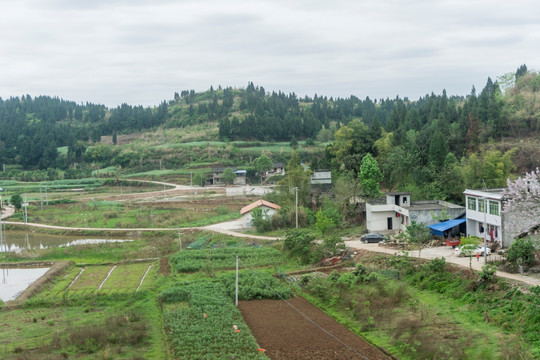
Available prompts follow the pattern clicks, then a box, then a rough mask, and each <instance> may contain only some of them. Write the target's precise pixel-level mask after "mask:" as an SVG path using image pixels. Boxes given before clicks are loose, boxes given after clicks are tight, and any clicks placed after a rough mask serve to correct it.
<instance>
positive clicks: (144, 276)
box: [135, 265, 152, 291]
mask: <svg viewBox="0 0 540 360" xmlns="http://www.w3.org/2000/svg"><path fill="white" fill-rule="evenodd" d="M151 267H152V265H148V269H146V272H145V273H144V275H143V277H142V279H141V282H140V283H139V286H137V289H135V291H139V288H140V287H141V285H142V283H143V281H144V279H145V278H146V275H148V272H149V271H150V268H151Z"/></svg>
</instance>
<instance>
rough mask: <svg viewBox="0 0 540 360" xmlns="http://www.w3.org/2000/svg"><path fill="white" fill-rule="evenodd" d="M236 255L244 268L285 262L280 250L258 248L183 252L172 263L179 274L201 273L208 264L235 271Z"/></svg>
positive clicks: (175, 255)
mask: <svg viewBox="0 0 540 360" xmlns="http://www.w3.org/2000/svg"><path fill="white" fill-rule="evenodd" d="M236 254H238V257H239V259H240V261H241V263H242V265H243V266H254V267H257V266H268V265H278V264H282V263H283V262H284V259H283V257H282V255H281V252H280V251H279V250H277V249H273V248H256V247H249V248H221V249H209V250H189V251H182V252H179V253H176V254H174V255H173V256H172V257H171V260H170V262H171V264H172V266H173V267H174V268H175V269H176V270H177V271H179V272H194V271H199V270H201V269H202V268H203V267H204V266H206V265H207V264H209V265H211V266H212V267H213V268H214V269H216V270H217V269H233V268H234V267H235V264H236Z"/></svg>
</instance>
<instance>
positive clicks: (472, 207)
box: [467, 196, 476, 211]
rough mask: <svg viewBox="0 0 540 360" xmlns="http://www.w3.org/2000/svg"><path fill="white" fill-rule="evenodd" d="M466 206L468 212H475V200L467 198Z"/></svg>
mask: <svg viewBox="0 0 540 360" xmlns="http://www.w3.org/2000/svg"><path fill="white" fill-rule="evenodd" d="M467 205H468V209H469V210H475V211H476V198H473V197H470V196H469V197H467Z"/></svg>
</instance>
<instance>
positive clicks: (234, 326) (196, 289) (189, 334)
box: [160, 281, 266, 360]
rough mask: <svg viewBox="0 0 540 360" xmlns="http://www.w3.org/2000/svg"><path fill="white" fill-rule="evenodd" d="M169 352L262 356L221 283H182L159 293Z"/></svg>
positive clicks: (203, 357) (196, 357)
mask: <svg viewBox="0 0 540 360" xmlns="http://www.w3.org/2000/svg"><path fill="white" fill-rule="evenodd" d="M160 300H161V301H162V303H164V307H163V319H164V323H165V328H166V331H167V335H168V338H169V344H170V348H171V351H172V352H173V353H174V355H175V357H176V358H178V359H193V360H207V359H208V360H210V359H212V360H213V359H265V358H266V357H265V356H264V355H263V354H262V353H261V352H259V351H258V345H257V343H256V341H255V339H254V338H253V336H252V334H251V332H250V330H249V328H248V326H247V325H246V323H245V322H244V319H243V317H242V314H241V312H240V311H239V310H238V309H237V308H236V307H235V306H234V304H233V302H232V300H231V299H230V298H229V297H228V296H227V295H226V290H225V287H224V286H223V284H221V283H220V282H216V281H214V282H211V281H203V282H200V281H199V282H197V283H184V284H181V285H177V286H175V287H173V288H169V289H166V290H164V291H162V293H161V294H160Z"/></svg>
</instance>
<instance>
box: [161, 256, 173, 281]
mask: <svg viewBox="0 0 540 360" xmlns="http://www.w3.org/2000/svg"><path fill="white" fill-rule="evenodd" d="M159 273H160V274H161V275H163V276H169V275H170V274H171V264H169V258H166V257H162V258H161V259H159Z"/></svg>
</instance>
